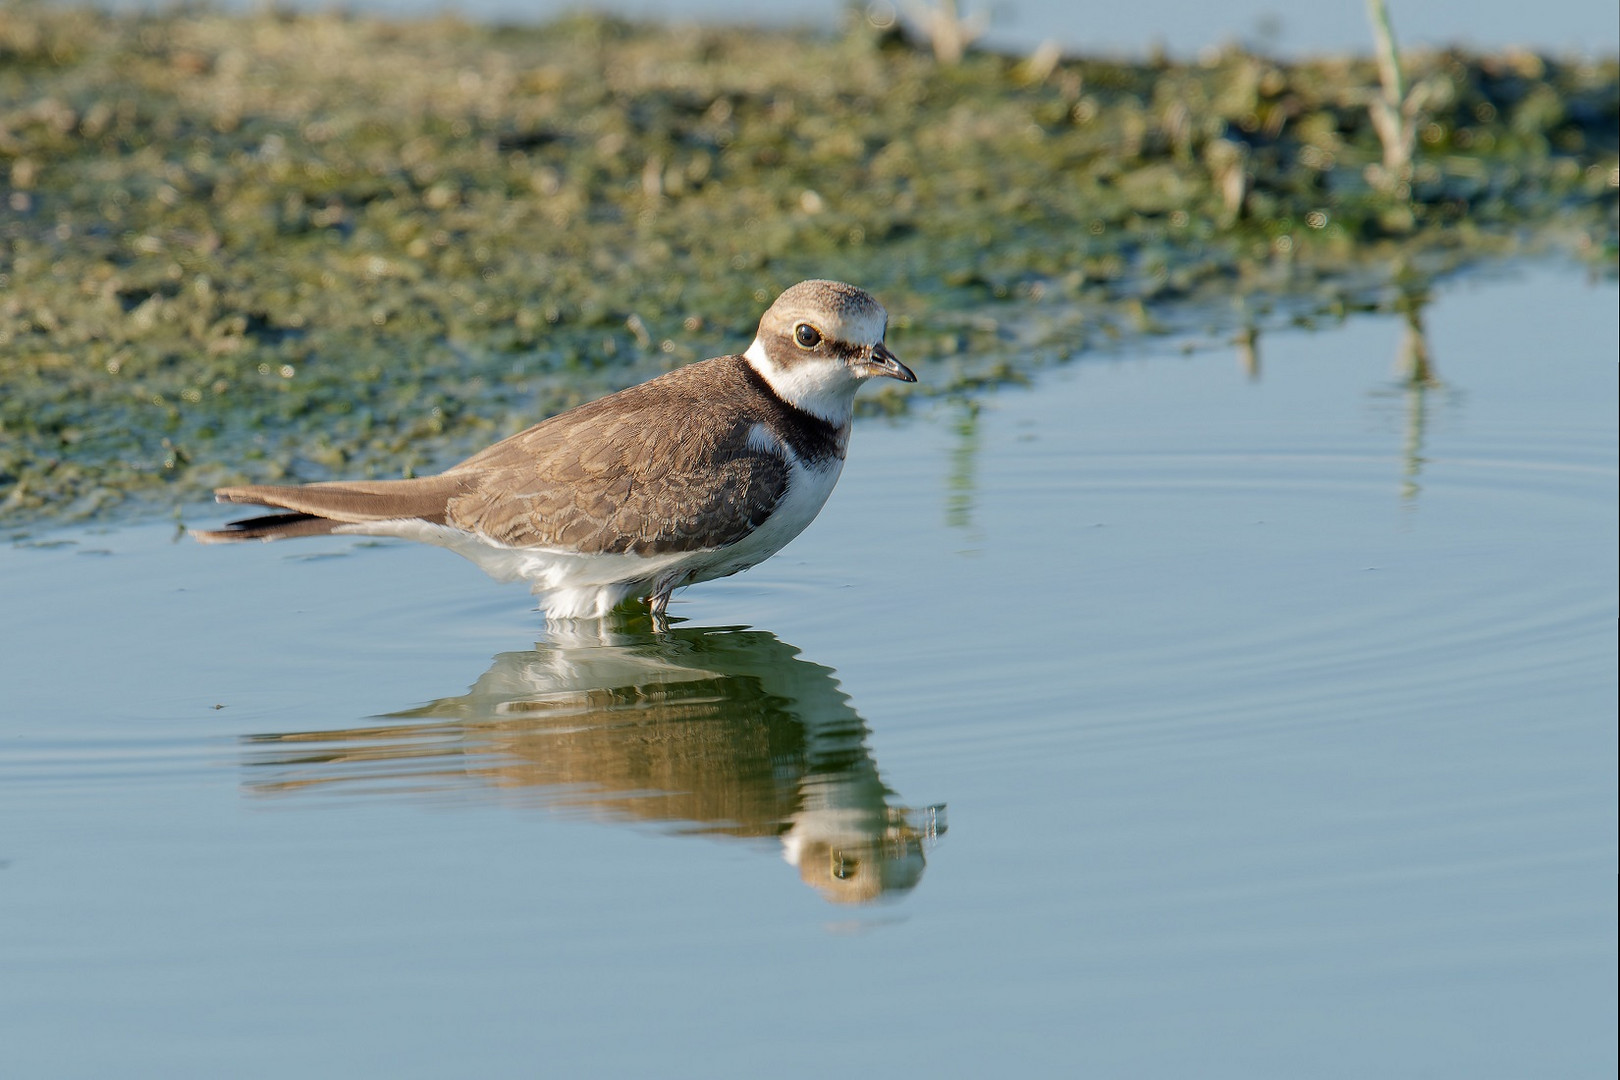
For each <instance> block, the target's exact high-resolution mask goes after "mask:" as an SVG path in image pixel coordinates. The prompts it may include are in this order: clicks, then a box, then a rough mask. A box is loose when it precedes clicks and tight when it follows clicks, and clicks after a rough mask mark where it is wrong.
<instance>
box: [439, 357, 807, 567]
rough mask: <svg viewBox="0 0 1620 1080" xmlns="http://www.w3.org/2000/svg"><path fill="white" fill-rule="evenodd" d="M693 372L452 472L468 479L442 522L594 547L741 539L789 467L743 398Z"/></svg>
mask: <svg viewBox="0 0 1620 1080" xmlns="http://www.w3.org/2000/svg"><path fill="white" fill-rule="evenodd" d="M710 363H711V364H712V363H714V362H712V361H711V362H710ZM703 366H705V365H695V367H703ZM692 372H693V368H684V369H682V370H680V371H677V372H673V373H671V374H670V375H666V376H664V377H662V378H659V379H655V380H653V381H652V382H650V383H643V384H642V385H640V386H635V387H631V388H630V389H629V390H624V391H621V392H620V393H618V394H614V395H613V396H612V397H611V398H606V399H603V400H602V401H598V402H592V403H590V404H588V405H583V406H581V407H580V408H578V409H574V410H572V411H571V412H567V413H564V414H562V415H561V416H556V417H553V418H551V419H550V420H547V421H546V422H545V423H542V424H538V425H536V426H535V427H532V428H530V429H529V430H527V431H524V432H521V433H519V434H517V435H514V436H512V438H510V439H507V440H505V441H504V442H501V443H497V444H495V445H494V446H492V447H490V448H489V449H488V450H485V451H483V452H482V453H479V454H477V455H475V456H474V457H472V458H469V459H468V460H467V461H465V462H463V463H462V464H460V465H458V466H456V467H455V468H453V469H451V470H450V471H449V472H447V473H445V474H444V476H445V477H447V478H448V477H455V476H465V477H468V478H470V479H471V481H472V482H471V484H470V486H469V487H468V489H467V490H466V491H465V492H464V493H462V494H459V495H456V496H454V497H452V498H451V500H450V503H449V506H448V511H447V516H446V521H447V523H448V524H451V525H455V526H458V527H460V528H463V529H470V530H474V531H476V532H480V533H483V534H484V535H486V536H488V537H490V538H491V539H494V540H498V541H500V542H501V543H505V544H512V545H514V546H523V547H529V546H536V547H560V548H569V549H572V550H576V551H582V552H586V553H590V554H621V553H625V552H631V553H635V554H640V555H650V554H658V553H662V552H671V551H693V550H700V549H704V548H715V547H722V546H724V545H726V544H730V543H735V542H736V541H738V540H741V539H742V538H743V537H744V536H746V535H748V533H749V532H750V531H751V530H752V529H754V528H755V527H757V526H758V525H759V524H760V523H762V522H763V521H764V520H765V519H766V518H767V517H769V516H770V514H771V512H772V511H773V510H774V509H775V508H776V505H777V503H778V502H779V501H780V500H781V498H782V496H783V495H784V494H785V493H786V492H787V485H788V480H789V471H788V466H787V464H786V462H784V461H783V460H782V459H781V458H780V457H778V456H776V455H774V454H771V453H769V452H766V451H763V450H760V449H757V448H756V447H754V446H750V444H749V433H750V430H751V429H752V427H753V422H752V421H751V420H750V419H749V417H748V416H747V415H745V414H744V410H743V409H742V408H741V407H740V405H739V403H738V402H737V399H735V398H733V397H731V396H730V395H726V394H716V393H715V392H714V391H715V389H716V387H715V386H714V383H713V376H714V374H715V373H714V372H713V371H711V372H710V379H709V381H707V383H696V382H695V381H694V380H693V378H692V375H691V373H692ZM699 389H702V390H703V391H704V392H703V394H702V396H699V394H698V393H697V391H698V390H699Z"/></svg>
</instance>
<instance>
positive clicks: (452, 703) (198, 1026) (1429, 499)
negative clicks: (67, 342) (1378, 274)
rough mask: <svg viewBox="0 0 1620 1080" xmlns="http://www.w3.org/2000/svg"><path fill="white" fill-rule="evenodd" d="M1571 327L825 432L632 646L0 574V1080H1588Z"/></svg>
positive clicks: (272, 555)
mask: <svg viewBox="0 0 1620 1080" xmlns="http://www.w3.org/2000/svg"><path fill="white" fill-rule="evenodd" d="M1615 310H1616V289H1615V286H1614V284H1613V283H1612V282H1604V283H1596V284H1593V283H1591V282H1588V281H1586V280H1585V279H1584V278H1583V277H1582V276H1581V275H1580V274H1579V272H1577V271H1574V270H1571V269H1567V268H1562V267H1548V266H1542V267H1538V268H1532V269H1523V268H1509V269H1500V270H1496V271H1493V272H1489V273H1479V274H1476V275H1474V276H1472V277H1468V278H1464V279H1461V280H1458V281H1454V282H1452V283H1450V284H1449V285H1448V286H1446V287H1445V288H1443V289H1441V290H1439V291H1438V293H1437V295H1436V298H1435V302H1434V303H1433V304H1432V305H1431V306H1430V307H1428V308H1427V309H1426V311H1425V312H1424V313H1423V318H1422V328H1423V329H1424V330H1425V331H1426V334H1425V335H1424V338H1423V342H1424V344H1426V347H1427V349H1428V353H1429V356H1430V358H1431V362H1432V372H1431V374H1432V376H1433V385H1429V386H1426V387H1421V388H1419V387H1412V386H1409V385H1402V383H1401V382H1400V381H1399V380H1398V379H1397V378H1396V376H1395V375H1394V374H1393V373H1392V372H1393V369H1394V367H1395V365H1396V362H1397V358H1398V357H1399V356H1400V355H1401V354H1402V350H1403V349H1405V350H1407V353H1408V355H1409V354H1410V350H1411V348H1412V346H1413V344H1414V341H1415V340H1416V339H1414V337H1413V332H1414V331H1413V328H1412V327H1410V326H1408V325H1406V324H1405V323H1403V322H1402V321H1401V320H1399V319H1397V318H1393V317H1385V316H1376V317H1374V316H1369V317H1362V318H1357V319H1355V320H1353V321H1350V322H1348V323H1346V324H1343V325H1341V326H1338V327H1333V328H1330V329H1326V330H1319V331H1317V332H1307V331H1304V330H1299V331H1289V332H1286V333H1275V334H1270V335H1267V336H1266V337H1264V338H1263V339H1262V340H1261V341H1260V342H1259V343H1258V349H1257V354H1251V355H1249V356H1248V357H1247V358H1245V356H1244V355H1243V352H1242V350H1239V349H1236V348H1234V347H1233V346H1230V345H1226V344H1221V343H1211V342H1181V341H1160V342H1156V343H1152V344H1149V345H1147V346H1142V345H1140V344H1137V345H1133V346H1132V347H1131V348H1129V349H1122V350H1121V351H1120V352H1119V353H1118V355H1113V356H1088V357H1085V358H1083V359H1082V360H1080V361H1079V362H1077V363H1074V364H1072V365H1069V366H1067V367H1063V368H1059V369H1055V370H1050V371H1047V372H1045V373H1043V374H1042V375H1041V376H1040V378H1039V381H1038V382H1037V383H1036V385H1035V386H1034V387H1033V388H1031V389H1030V390H1027V391H1016V390H1015V391H1008V392H1003V393H1000V394H998V395H995V396H993V397H990V398H987V399H982V400H981V401H979V402H978V403H977V405H969V404H967V403H958V404H954V405H951V404H943V405H940V406H938V408H937V409H936V411H934V412H932V413H928V414H925V415H922V416H919V417H916V418H914V419H911V420H906V421H901V422H897V423H893V424H890V423H885V422H881V421H879V422H871V423H866V424H864V425H863V426H862V427H861V428H860V429H859V430H858V431H857V433H856V436H855V439H854V446H853V449H852V453H851V459H850V462H849V465H848V466H847V468H846V470H845V473H844V477H843V479H842V481H841V482H840V485H839V489H838V491H837V492H836V493H835V494H834V496H833V499H832V502H831V504H830V505H829V506H828V508H827V509H826V510H825V511H824V512H823V514H822V517H821V519H820V520H818V522H817V523H816V524H815V525H814V526H813V527H812V528H811V529H810V530H809V531H808V532H807V533H806V534H805V536H804V537H802V538H801V539H800V540H799V541H797V542H796V543H795V544H794V545H793V546H792V547H790V548H789V549H788V550H787V551H786V552H784V553H783V554H782V555H780V556H778V557H777V558H775V559H773V560H772V561H770V562H768V563H766V564H765V565H764V566H762V567H759V568H757V569H755V570H753V571H750V572H749V573H748V574H745V575H742V576H740V577H737V578H733V579H730V580H728V581H724V582H715V583H710V584H708V585H704V586H699V587H697V588H695V589H690V590H687V591H686V592H685V593H682V594H680V595H678V596H677V599H676V603H675V604H674V605H672V609H671V610H672V613H674V614H675V615H677V616H678V617H680V618H681V619H683V620H685V621H684V622H682V623H680V624H679V625H678V626H677V627H676V628H675V629H674V631H673V632H671V633H670V634H668V635H666V636H662V637H657V636H653V635H651V634H649V633H647V632H646V628H644V627H636V626H619V627H614V628H609V629H603V630H600V632H597V631H595V630H593V631H590V632H586V631H584V630H581V631H578V632H576V633H573V634H571V635H561V634H551V635H547V634H546V632H545V628H544V626H543V624H542V622H541V621H540V620H539V618H538V617H537V616H536V615H535V614H534V613H533V612H531V611H529V610H528V606H529V605H528V604H527V602H526V599H527V598H526V596H525V595H524V594H523V593H522V591H521V590H519V589H515V588H513V587H501V586H496V585H494V584H492V583H490V582H489V581H488V580H487V579H485V578H484V577H483V576H482V575H481V574H479V573H478V572H477V571H476V570H475V569H473V568H472V567H471V566H469V565H467V564H464V563H462V562H461V561H459V560H458V559H456V558H455V557H454V556H451V555H449V554H448V553H446V552H443V551H439V550H435V549H426V548H418V547H413V546H410V545H405V544H376V543H365V542H356V541H340V540H319V541H310V542H303V543H298V544H287V545H264V546H259V545H252V546H241V547H231V548H201V547H198V546H196V545H194V544H191V543H189V542H186V541H184V540H181V539H179V537H178V534H177V530H176V528H175V526H174V525H172V524H131V525H125V526H119V527H112V528H105V529H99V530H76V531H68V532H60V533H55V534H49V535H44V536H40V537H37V538H35V539H33V540H29V541H25V542H22V543H19V544H17V545H14V546H11V547H9V548H3V549H0V596H3V597H4V601H5V607H6V609H7V610H8V611H9V612H11V613H12V618H11V619H10V620H9V621H8V626H7V629H6V630H5V632H4V640H3V644H4V655H5V658H6V659H5V662H4V666H5V682H6V685H7V687H8V690H9V693H8V695H7V707H6V709H5V710H4V714H3V716H0V820H3V821H4V822H6V828H5V829H4V831H3V833H0V861H3V869H0V957H3V958H4V962H3V972H4V973H3V974H0V1018H3V1019H0V1040H3V1044H4V1046H5V1047H6V1051H5V1057H6V1061H7V1072H8V1074H11V1075H18V1076H64V1077H65V1076H105V1075H123V1076H129V1075H163V1076H188V1075H196V1076H204V1075H209V1076H212V1075H220V1074H223V1073H227V1072H228V1073H229V1074H231V1075H246V1076H260V1075H263V1076H270V1075H277V1076H279V1075H286V1074H289V1073H294V1072H304V1073H308V1074H314V1075H388V1076H443V1075H447V1074H453V1073H455V1074H478V1075H485V1074H495V1075H506V1074H514V1073H525V1074H527V1073H533V1072H537V1071H544V1072H547V1073H552V1074H557V1075H658V1076H713V1075H738V1076H741V1075H758V1074H760V1073H762V1072H769V1073H772V1074H776V1075H787V1076H799V1075H819V1074H822V1073H824V1072H825V1071H826V1070H827V1069H828V1067H829V1066H830V1065H831V1066H834V1067H836V1066H837V1065H838V1064H845V1063H847V1064H850V1065H853V1066H855V1067H856V1068H858V1069H860V1070H862V1071H870V1070H874V1069H875V1070H877V1071H880V1072H885V1073H890V1074H895V1073H902V1074H910V1073H914V1072H915V1073H921V1072H924V1071H926V1072H928V1073H932V1074H936V1075H945V1076H981V1075H987V1074H991V1073H993V1072H994V1073H1005V1072H1008V1071H1012V1072H1016V1073H1019V1074H1037V1075H1056V1074H1060V1073H1061V1074H1065V1075H1079V1074H1082V1073H1084V1072H1087V1071H1090V1072H1095V1073H1098V1074H1101V1075H1130V1076H1186V1075H1199V1076H1256V1075H1261V1076H1297V1075H1311V1076H1366V1075H1393V1076H1403V1075H1411V1076H1417V1075H1440V1074H1444V1075H1470V1076H1502V1077H1518V1076H1525V1075H1566V1076H1571V1075H1594V1074H1602V1073H1612V1071H1613V1069H1614V1067H1615V1049H1614V1047H1615V1043H1614V1016H1615V1009H1616V993H1615V986H1614V979H1613V973H1614V968H1615V959H1616V934H1615V918H1616V891H1615V875H1616V825H1615V809H1616V731H1615V712H1616V660H1615V649H1616V615H1617V574H1616V564H1615V554H1616V547H1617V535H1616V534H1617V529H1616V502H1617V498H1616V482H1617V481H1616V478H1617V468H1616V446H1617V439H1620V435H1617V428H1620V425H1617V419H1616V410H1617V406H1616V389H1617V388H1616V381H1617V380H1616V358H1617V356H1620V341H1617V331H1616V326H1615V319H1614V313H1615ZM1188 344H1190V345H1192V346H1195V348H1193V349H1192V351H1191V352H1183V349H1182V346H1183V345H1188ZM907 359H908V360H910V359H912V358H910V357H908V358H907ZM1245 359H1246V360H1247V367H1249V368H1250V369H1254V368H1256V367H1257V370H1256V371H1253V372H1251V371H1246V370H1245V366H1246V365H1245V363H1244V362H1243V361H1244V360H1245ZM919 366H920V368H921V370H920V374H921V375H922V377H923V378H925V379H926V378H927V371H926V365H925V364H924V365H919ZM225 516H226V514H225V513H223V512H219V511H216V509H215V508H213V507H199V508H197V516H196V518H195V519H194V520H192V521H190V522H188V523H189V524H198V525H206V524H210V523H213V522H216V521H219V520H223V519H224V517H225ZM537 639H538V644H536V642H537ZM795 860H796V863H797V865H794V861H795ZM878 896H881V899H878V900H877V901H876V902H872V903H868V902H867V901H871V900H873V898H874V897H878Z"/></svg>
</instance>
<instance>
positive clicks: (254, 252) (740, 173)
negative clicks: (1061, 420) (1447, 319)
mask: <svg viewBox="0 0 1620 1080" xmlns="http://www.w3.org/2000/svg"><path fill="white" fill-rule="evenodd" d="M1406 68H1407V72H1406V74H1407V78H1408V81H1409V82H1410V84H1411V85H1412V86H1414V87H1422V89H1423V94H1422V102H1421V108H1414V109H1413V110H1411V116H1410V117H1409V122H1410V124H1411V132H1412V135H1413V140H1412V141H1413V143H1414V145H1415V147H1416V153H1415V155H1414V156H1413V157H1412V158H1411V160H1410V161H1409V162H1407V161H1401V160H1394V161H1393V162H1392V160H1391V159H1390V157H1389V156H1388V154H1387V151H1386V149H1385V147H1384V145H1383V144H1382V143H1381V141H1380V138H1379V133H1378V131H1377V130H1375V125H1374V123H1373V121H1372V119H1371V115H1372V109H1373V108H1374V107H1375V105H1376V99H1377V97H1378V94H1379V85H1380V84H1379V74H1378V70H1377V66H1376V65H1375V64H1374V63H1373V62H1372V61H1371V60H1370V59H1359V58H1345V59H1324V60H1314V61H1310V62H1301V63H1287V62H1282V61H1278V60H1275V59H1268V58H1266V57H1262V56H1256V55H1250V54H1246V53H1243V52H1239V51H1230V52H1227V53H1224V54H1222V55H1220V56H1217V57H1214V58H1212V59H1211V60H1209V61H1208V62H1201V63H1198V64H1192V65H1175V64H1170V63H1166V62H1155V63H1149V62H1142V63H1126V62H1122V61H1118V60H1100V59H1088V58H1085V57H1075V58H1065V59H1057V60H1053V59H1051V58H1035V59H1024V58H1020V57H1009V56H1000V55H995V54H990V53H970V54H969V55H968V56H967V57H965V58H964V59H963V60H962V61H961V62H960V63H956V64H942V63H940V62H938V61H937V60H936V59H935V57H934V54H933V52H932V51H931V50H929V49H927V48H926V47H923V46H921V45H919V44H918V43H916V42H914V41H911V40H908V39H907V38H906V37H905V36H904V35H902V34H898V33H894V32H879V31H877V30H874V29H872V28H871V27H868V26H864V25H860V24H858V23H857V24H852V25H851V27H849V28H848V29H846V30H845V31H844V32H841V33H839V34H833V35H816V34H812V33H809V32H764V31H758V30H746V31H744V30H732V29H722V28H672V27H668V26H658V25H650V24H649V25H642V24H632V23H626V22H621V21H615V20H609V19H597V18H572V19H567V20H563V21H559V22H554V23H550V24H547V25H541V26H534V27H523V28H512V27H495V26H474V25H468V24H465V23H462V22H458V21H454V20H448V19H435V20H428V21H414V22H400V21H383V20H377V19H367V18H357V17H343V16H314V15H283V14H272V13H261V14H256V15H225V14H212V13H207V12H186V13H181V14H171V15H145V16H139V15H109V14H105V13H92V12H87V11H73V10H61V9H55V8H43V7H38V6H35V5H32V4H19V3H15V2H11V0H0V515H3V516H4V519H5V520H7V521H8V522H10V523H13V524H20V523H24V522H37V521H40V520H43V519H47V518H49V519H56V520H62V519H67V518H83V517H88V516H93V515H96V514H100V513H106V512H107V511H108V510H109V508H112V507H120V506H122V507H126V508H131V507H132V508H135V509H137V510H139V509H142V508H144V509H146V510H150V509H152V508H156V507H162V506H168V505H179V504H181V503H184V502H189V501H192V500H195V499H197V498H200V497H202V496H203V495H205V493H206V491H207V490H208V489H209V488H211V487H213V486H215V485H218V484H222V483H229V482H240V481H247V480H253V481H263V480H282V479H295V480H301V481H307V480H318V479H324V478H328V477H331V476H335V475H344V476H393V475H401V474H402V473H404V474H409V473H411V472H426V471H433V470H436V469H437V468H439V467H442V466H444V465H446V464H448V463H450V462H451V461H453V460H455V459H456V458H457V457H458V456H459V455H461V454H463V453H465V452H467V451H470V450H472V449H475V448H477V447H478V446H480V445H482V444H484V443H487V442H489V441H491V440H493V439H495V438H498V437H500V436H503V435H506V434H510V433H511V432H513V431H515V430H517V429H519V428H521V427H523V426H526V425H528V424H530V423H533V422H534V421H536V420H538V419H540V418H541V417H543V416H545V415H548V414H550V413H553V412H556V411H558V410H560V409H563V408H566V407H568V406H570V405H572V404H575V403H577V402H579V401H581V400H585V399H587V398H590V397H593V396H596V395H598V394H600V393H603V392H606V391H608V390H612V389H615V388H617V387H620V386H623V385H627V384H629V383H631V382H635V381H638V380H640V379H642V378H645V377H647V376H649V375H651V374H655V373H657V372H658V371H662V370H666V369H668V368H670V367H673V366H675V365H678V364H681V363H685V362H688V361H691V360H694V359H699V358H702V357H704V356H709V355H716V354H719V353H722V352H727V351H735V350H740V349H741V348H742V347H743V346H744V345H745V344H746V343H747V340H748V338H749V337H750V335H751V333H752V330H753V324H754V322H755V320H757V318H758V316H759V313H760V311H761V310H762V309H763V307H764V305H765V304H766V303H768V302H769V300H770V299H772V298H773V297H774V296H775V294H776V293H777V292H778V291H779V290H780V289H782V288H784V287H785V286H787V285H789V284H792V283H793V282H794V281H797V280H799V279H801V278H805V277H835V278H841V279H844V280H850V281H854V282H857V283H859V284H861V285H863V286H865V287H867V288H869V289H871V290H872V291H874V292H875V293H876V294H877V295H878V296H879V297H880V298H881V299H882V300H883V301H884V302H885V303H886V305H887V306H888V307H889V309H890V311H891V314H892V316H893V330H892V333H891V336H890V341H891V344H893V345H894V346H895V348H896V351H897V352H899V353H900V354H901V355H902V356H903V357H904V358H905V359H906V361H907V362H908V363H910V364H912V365H913V366H914V367H916V368H917V369H918V372H919V375H920V376H921V377H922V379H923V384H922V386H920V387H919V388H918V389H917V390H916V391H914V393H922V394H962V393H972V392H974V391H976V390H978V389H980V388H983V387H986V386H991V385H994V384H996V383H999V382H1005V381H1016V380H1019V379H1021V378H1023V377H1025V374H1026V372H1027V371H1028V370H1029V369H1030V368H1031V367H1033V366H1035V365H1038V364H1041V363H1049V362H1060V361H1063V360H1066V359H1069V358H1071V357H1073V356H1076V355H1079V354H1081V353H1083V352H1084V351H1086V350H1087V349H1088V348H1092V347H1094V346H1095V345H1097V344H1098V343H1100V342H1104V341H1117V340H1118V339H1119V338H1120V337H1121V336H1122V335H1124V336H1128V335H1130V334H1134V333H1142V332H1152V331H1154V330H1156V329H1162V328H1165V327H1169V326H1175V325H1178V323H1180V324H1186V322H1187V320H1189V319H1194V320H1202V322H1201V323H1200V325H1206V324H1210V323H1213V324H1215V325H1216V326H1217V327H1219V326H1221V325H1226V324H1230V325H1231V326H1240V325H1241V324H1242V323H1244V322H1246V321H1252V320H1254V319H1261V318H1264V317H1265V315H1264V313H1265V312H1266V311H1267V310H1268V309H1274V310H1277V311H1283V310H1288V311H1292V312H1293V313H1294V317H1299V312H1300V311H1301V310H1304V311H1306V312H1307V313H1310V312H1320V313H1322V314H1324V315H1328V316H1332V315H1335V314H1338V315H1342V314H1344V313H1345V312H1348V311H1352V310H1355V309H1356V308H1357V307H1358V306H1366V305H1368V304H1380V303H1388V302H1390V301H1389V300H1388V299H1387V296H1388V295H1389V290H1388V289H1387V288H1385V286H1387V285H1388V284H1389V283H1390V282H1392V281H1395V282H1402V283H1405V286H1406V287H1408V288H1419V287H1421V283H1422V282H1423V281H1424V280H1426V279H1427V278H1428V277H1431V276H1433V275H1434V274H1438V273H1444V272H1445V271H1446V270H1448V269H1450V268H1452V267H1455V266H1458V265H1461V264H1464V263H1467V262H1469V261H1472V260H1475V259H1479V258H1484V257H1497V256H1501V255H1504V254H1506V255H1513V254H1517V253H1521V252H1524V251H1526V250H1532V249H1538V248H1545V247H1548V246H1553V247H1556V248H1559V249H1562V250H1566V251H1569V252H1571V253H1573V254H1574V255H1575V256H1576V257H1579V258H1582V259H1584V260H1586V261H1588V262H1589V263H1590V264H1591V265H1592V266H1594V267H1595V268H1596V269H1598V270H1599V271H1600V272H1603V273H1613V272H1614V267H1615V260H1616V235H1617V224H1616V222H1617V205H1620V202H1617V191H1620V167H1617V158H1616V154H1617V144H1620V78H1617V74H1620V71H1617V64H1616V61H1615V59H1614V58H1602V59H1598V60H1557V59H1553V58H1548V57H1543V56H1537V55H1533V54H1530V53H1511V54H1504V55H1495V56H1478V55H1468V54H1463V53H1453V52H1447V53H1425V54H1422V55H1419V56H1410V57H1407V58H1406ZM1414 282H1416V283H1417V284H1416V285H1414V284H1413V283H1414ZM1290 305H1292V306H1290ZM1301 305H1303V307H1301ZM1189 313H1196V314H1189ZM907 400H908V399H907V397H906V395H905V392H902V391H899V390H898V389H896V390H893V391H891V392H889V393H888V394H887V395H886V396H884V395H879V396H876V397H875V398H874V400H873V401H871V402H869V403H868V405H869V407H871V408H875V409H879V410H888V411H899V410H901V409H904V408H905V406H906V403H907Z"/></svg>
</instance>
